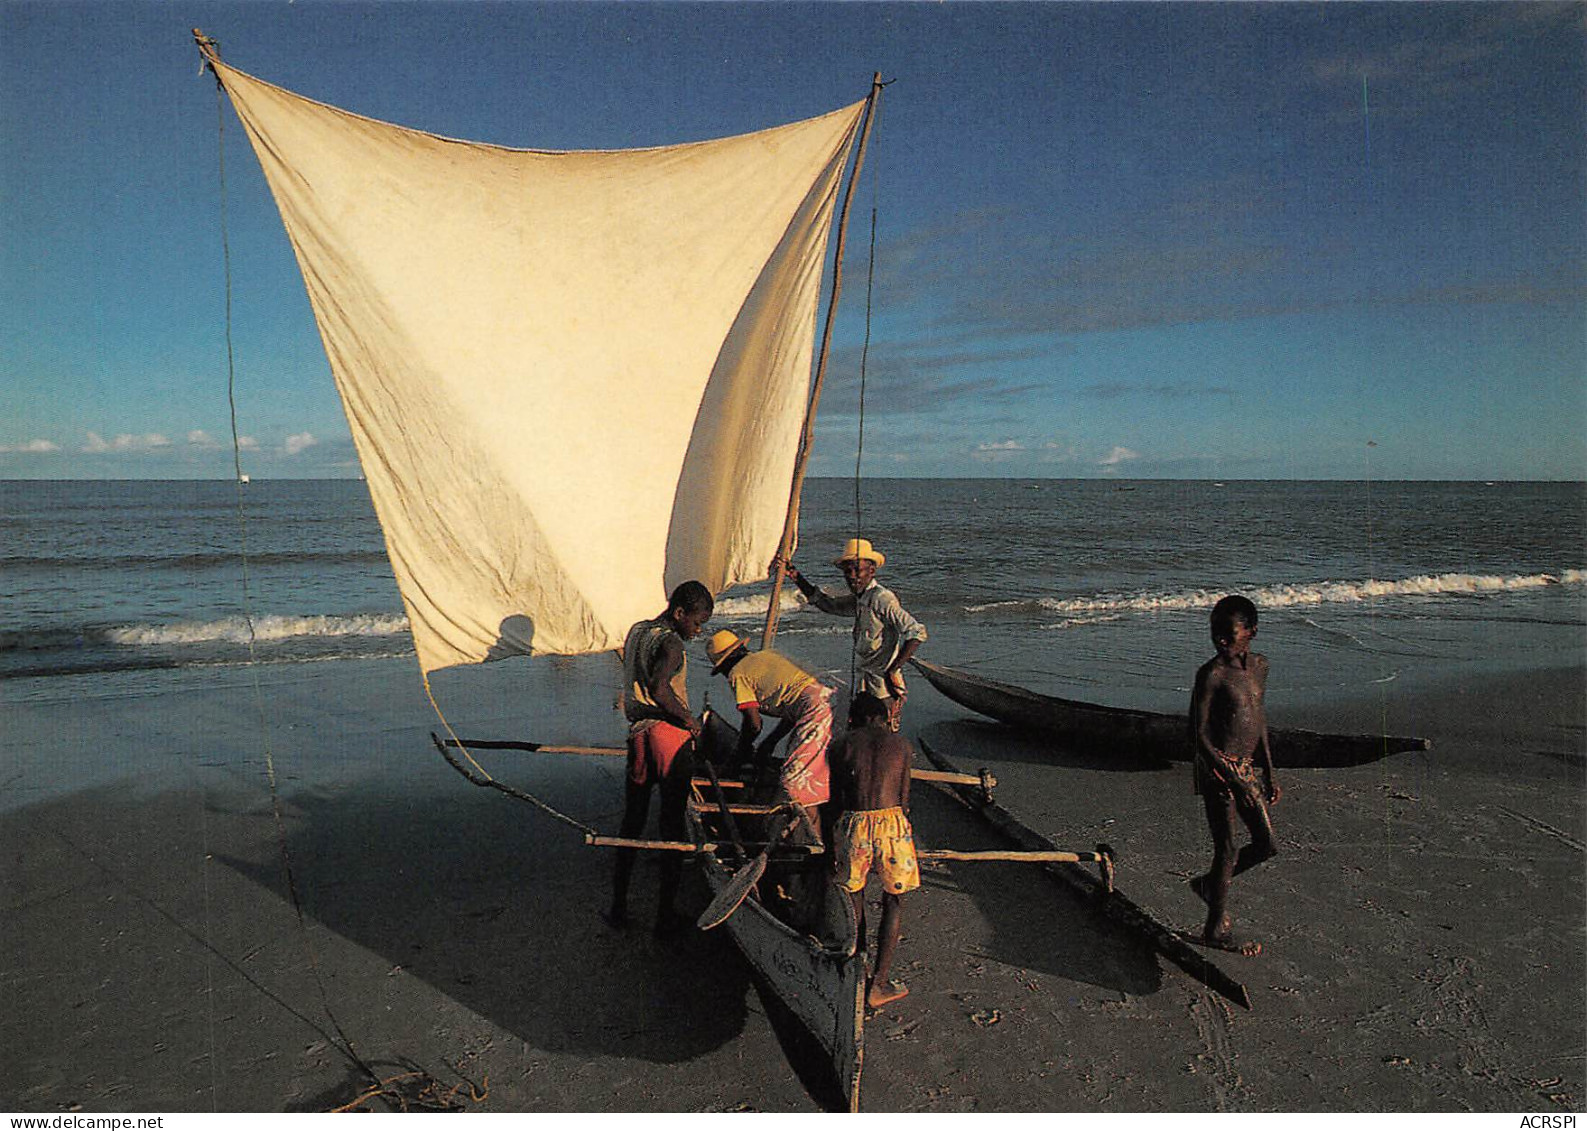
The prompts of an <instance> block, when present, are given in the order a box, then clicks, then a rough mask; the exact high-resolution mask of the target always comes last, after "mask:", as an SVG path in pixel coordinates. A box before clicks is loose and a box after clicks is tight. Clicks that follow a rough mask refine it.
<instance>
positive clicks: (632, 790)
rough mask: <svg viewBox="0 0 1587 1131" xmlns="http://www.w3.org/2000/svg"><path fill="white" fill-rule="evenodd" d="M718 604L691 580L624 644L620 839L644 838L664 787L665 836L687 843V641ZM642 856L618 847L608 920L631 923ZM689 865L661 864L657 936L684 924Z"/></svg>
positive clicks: (692, 735)
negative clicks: (654, 795)
mask: <svg viewBox="0 0 1587 1131" xmlns="http://www.w3.org/2000/svg"><path fill="white" fill-rule="evenodd" d="M715 606H716V602H715V600H714V599H713V598H712V596H711V591H710V590H709V589H707V588H706V587H705V586H704V585H702V584H701V583H700V582H698V581H685V582H684V583H683V584H682V585H680V586H678V587H677V588H676V589H674V590H673V591H672V596H671V597H669V598H668V600H667V607H666V608H665V609H664V610H663V611H662V612H661V614H660V615H658V616H655V617H652V618H650V619H649V620H642V621H640V622H639V623H638V624H636V625H634V626H633V627H632V628H630V629H629V630H628V636H627V638H626V639H625V640H624V641H623V714H624V716H625V717H626V718H627V719H628V773H627V775H626V785H625V787H624V797H623V823H622V827H621V835H623V836H625V837H637V836H638V835H639V834H640V833H642V832H644V830H645V820H646V818H647V817H648V816H649V815H650V790H651V787H652V786H655V785H660V786H661V838H662V839H663V840H684V839H686V837H685V834H684V822H683V808H684V803H685V802H686V801H687V800H688V796H689V782H690V779H691V777H692V776H693V773H694V740H695V739H696V738H698V737H699V735H700V720H699V719H697V718H695V717H694V714H693V713H692V712H691V711H690V710H689V689H688V685H687V684H686V683H685V681H684V677H685V676H686V675H687V674H688V669H687V668H686V667H685V666H684V655H683V643H684V641H686V640H693V639H694V638H695V637H696V636H698V635H700V630H701V629H703V628H704V627H705V622H706V621H708V620H710V619H711V612H712V610H713V609H714V608H715ZM637 855H638V851H637V850H636V849H632V848H619V849H618V850H617V866H616V871H615V872H614V874H613V876H612V907H611V910H610V911H609V912H607V915H606V921H607V922H608V923H610V924H611V925H612V926H614V927H618V928H622V927H626V926H627V925H628V881H629V879H630V878H631V877H632V875H633V872H634V860H635V857H636V856H637ZM682 871H683V861H682V859H681V858H680V856H679V854H678V853H676V852H665V853H663V854H662V861H661V900H660V905H659V906H658V907H657V909H656V931H655V933H656V934H657V935H658V936H665V935H670V934H672V933H673V932H674V931H675V930H676V929H677V928H678V926H679V918H678V914H677V910H676V909H675V907H674V903H675V901H676V899H677V895H678V881H679V880H680V879H681V877H682Z"/></svg>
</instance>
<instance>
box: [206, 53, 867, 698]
mask: <svg viewBox="0 0 1587 1131" xmlns="http://www.w3.org/2000/svg"><path fill="white" fill-rule="evenodd" d="M216 71H217V73H218V75H219V78H220V80H221V82H222V84H223V86H224V87H225V89H226V91H227V93H228V94H229V95H230V97H231V100H232V104H233V105H234V106H235V107H236V110H237V113H238V116H239V117H240V118H241V119H242V122H243V124H244V126H245V127H246V129H247V132H248V136H249V138H250V140H251V141H252V143H253V147H254V152H255V153H256V154H257V155H258V158H259V161H260V163H261V165H262V166H263V167H264V172H265V176H266V178H267V180H268V182H269V184H270V188H271V191H272V193H273V194H274V196H275V200H276V204H277V206H278V207H279V208H280V211H281V217H282V220H283V221H284V223H285V225H286V230H287V233H288V235H289V237H290V238H291V241H292V246H293V248H294V250H295V251H296V253H297V258H298V264H299V266H300V267H301V269H302V272H303V278H304V282H305V284H306V285H307V288H308V294H309V298H310V301H311V302H312V304H313V309H314V315H315V319H316V320H317V322H318V324H319V330H320V336H321V338H322V340H323V342H324V345H325V352H326V354H327V355H328V357H329V359H330V364H331V371H332V373H333V374H334V376H335V379H336V385H337V389H338V390H339V392H340V394H341V397H342V403H343V406H344V407H345V409H346V412H347V419H348V423H349V425H350V426H351V429H352V434H353V440H354V443H355V444H356V446H357V450H358V456H359V460H360V462H361V463H362V466H363V470H364V475H365V478H366V480H367V481H368V486H369V491H370V495H371V497H372V498H373V501H374V506H375V511H376V514H377V516H378V517H379V520H380V524H381V527H382V529H383V530H384V532H385V537H386V545H387V549H388V551H389V554H390V558H391V565H392V569H393V571H394V573H395V574H396V579H397V584H398V587H399V588H400V590H401V592H402V599H403V602H404V604H405V606H406V608H407V613H408V618H409V623H410V625H411V628H412V632H413V640H414V646H415V648H416V650H417V652H418V657H419V664H420V666H421V667H422V668H423V669H424V670H425V671H426V672H429V671H432V670H435V669H437V668H442V667H448V666H451V665H455V664H463V663H471V662H476V661H481V660H486V659H496V658H499V657H501V656H506V655H513V654H525V653H527V654H544V653H559V654H567V653H579V652H592V651H600V650H605V649H610V648H616V647H618V646H619V645H620V644H621V642H622V639H623V635H624V633H625V631H626V630H627V628H628V627H629V625H630V624H632V623H633V622H634V621H636V620H640V619H642V618H644V617H646V616H651V615H654V614H655V613H656V612H658V611H659V610H660V609H661V608H662V607H663V605H664V604H665V597H666V594H667V592H669V591H670V589H671V588H672V587H673V586H674V585H676V584H677V583H678V582H681V581H685V580H688V579H691V578H696V579H698V580H700V581H702V582H704V583H705V585H707V586H708V587H709V588H710V589H711V590H712V591H713V592H720V591H721V590H722V589H723V588H725V587H727V586H729V585H732V584H735V583H737V582H741V581H746V580H751V579H759V578H763V577H764V576H765V572H766V564H767V562H768V561H770V559H771V557H772V556H773V554H774V553H775V552H776V550H777V545H778V540H779V538H780V536H781V532H782V525H783V520H784V514H785V511H786V508H787V502H788V495H789V488H790V483H791V479H792V474H793V465H794V459H795V455H796V448H797V446H798V436H799V430H800V427H801V425H802V423H803V417H804V411H805V404H806V399H807V396H808V390H809V382H810V366H811V353H812V343H813V339H814V333H815V317H816V304H817V301H818V298H819V293H820V289H821V276H822V265H823V261H824V259H825V252H826V245H827V237H828V233H829V231H830V228H831V221H832V213H833V203H834V200H835V199H836V195H837V190H838V187H839V182H840V180H841V177H842V172H843V167H844V164H845V162H846V161H847V158H848V154H849V149H850V146H851V144H852V142H853V140H854V137H855V132H856V128H857V125H858V122H859V119H860V114H861V111H862V109H863V107H864V103H863V102H858V103H855V104H854V105H852V106H848V107H846V108H844V109H842V110H838V111H834V112H832V113H829V114H826V115H823V116H821V117H818V118H813V119H810V120H808V121H802V122H795V123H792V124H790V125H785V126H780V127H777V128H773V129H767V130H763V131H760V132H756V133H750V134H745V135H742V136H737V137H728V138H722V139H719V140H714V141H704V142H698V143H693V144H685V145H671V146H665V147H660V148H652V149H635V150H604V151H600V150H597V151H583V152H563V151H544V150H521V149H508V148H503V147H499V146H492V145H483V144H475V143H470V142H462V141H456V140H451V139H447V138H442V137H438V136H435V135H432V134H427V133H423V132H420V131H417V130H412V129H405V128H402V127H399V126H394V125H390V124H387V123H384V122H378V121H374V120H371V119H368V118H363V117H360V116H357V115H354V114H351V113H348V112H346V111H343V110H339V109H336V108H335V107H331V106H326V105H324V104H321V103H317V102H313V101H310V100H308V99H305V98H302V97H300V96H298V95H295V94H293V93H291V92H290V91H286V90H283V89H281V88H279V87H276V86H272V85H270V84H268V83H265V82H262V81H260V80H258V79H255V78H253V77H251V76H249V75H246V74H244V73H243V72H241V71H238V70H236V69H234V68H232V67H229V66H226V65H224V64H217V65H216Z"/></svg>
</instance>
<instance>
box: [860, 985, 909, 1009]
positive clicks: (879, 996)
mask: <svg viewBox="0 0 1587 1131" xmlns="http://www.w3.org/2000/svg"><path fill="white" fill-rule="evenodd" d="M908 996H909V987H908V986H906V985H904V983H902V982H888V983H887V984H886V985H881V986H878V985H876V984H874V983H873V984H872V985H871V988H870V991H869V992H868V993H867V994H866V995H865V1004H866V1005H868V1006H870V1007H871V1008H872V1009H880V1008H882V1006H884V1005H886V1004H887V1003H888V1002H890V1001H897V1000H898V999H899V998H902V997H908Z"/></svg>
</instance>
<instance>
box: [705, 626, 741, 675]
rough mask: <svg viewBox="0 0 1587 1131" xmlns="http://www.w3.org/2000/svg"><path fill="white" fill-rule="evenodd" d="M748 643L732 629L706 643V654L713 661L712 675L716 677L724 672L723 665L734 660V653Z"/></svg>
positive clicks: (717, 634)
mask: <svg viewBox="0 0 1587 1131" xmlns="http://www.w3.org/2000/svg"><path fill="white" fill-rule="evenodd" d="M746 643H747V642H746V641H745V639H744V638H743V637H742V636H740V635H739V634H738V633H736V632H734V631H733V630H732V629H730V628H724V629H722V631H720V632H718V633H715V634H713V635H712V637H711V639H710V640H708V641H706V643H705V654H706V655H707V656H708V657H710V660H711V674H712V675H715V674H716V673H717V672H719V671H721V670H722V665H723V664H724V663H725V662H727V661H728V660H730V659H732V658H733V653H735V652H737V651H739V650H740V649H742V648H743V647H744V646H745V644H746Z"/></svg>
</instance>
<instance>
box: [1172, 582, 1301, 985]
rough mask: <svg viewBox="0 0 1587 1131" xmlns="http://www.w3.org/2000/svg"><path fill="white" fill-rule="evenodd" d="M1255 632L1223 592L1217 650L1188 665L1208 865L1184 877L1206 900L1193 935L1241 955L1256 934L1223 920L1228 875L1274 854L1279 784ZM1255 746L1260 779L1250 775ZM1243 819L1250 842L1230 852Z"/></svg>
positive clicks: (1217, 611) (1217, 612)
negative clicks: (1193, 668)
mask: <svg viewBox="0 0 1587 1131" xmlns="http://www.w3.org/2000/svg"><path fill="white" fill-rule="evenodd" d="M1254 636H1256V606H1255V605H1254V604H1252V603H1251V602H1250V601H1249V600H1248V599H1247V598H1245V597H1237V596H1235V597H1225V598H1224V599H1223V600H1221V601H1219V602H1218V603H1217V605H1216V606H1215V607H1214V608H1213V610H1212V643H1213V646H1214V647H1215V648H1216V649H1217V650H1218V654H1217V655H1216V656H1214V657H1213V658H1212V659H1210V660H1208V661H1207V662H1206V663H1205V664H1202V665H1201V670H1200V671H1198V672H1197V673H1196V689H1195V691H1194V692H1193V693H1192V695H1191V699H1190V731H1191V738H1192V740H1193V741H1194V743H1195V781H1196V792H1197V793H1199V794H1201V799H1202V803H1203V804H1204V805H1205V807H1206V811H1207V827H1208V828H1209V829H1210V830H1211V831H1212V867H1211V868H1209V869H1208V871H1207V874H1206V875H1205V876H1197V877H1196V878H1195V879H1193V880H1191V881H1190V886H1191V889H1192V890H1193V891H1194V892H1195V893H1196V894H1197V895H1198V896H1200V897H1201V898H1202V899H1204V900H1205V901H1206V903H1207V924H1206V926H1205V927H1204V928H1202V932H1201V936H1200V938H1199V940H1198V941H1200V942H1202V943H1204V944H1206V945H1207V946H1212V947H1217V948H1218V949H1220V950H1229V951H1233V952H1234V953H1236V954H1243V955H1247V956H1251V955H1256V954H1259V953H1261V950H1262V945H1261V944H1260V943H1256V942H1239V941H1236V939H1235V938H1234V935H1233V934H1232V933H1231V930H1230V927H1231V924H1230V921H1229V910H1228V904H1229V883H1230V881H1231V880H1232V879H1233V878H1234V877H1235V876H1237V875H1239V874H1240V873H1241V872H1243V871H1245V870H1246V869H1247V868H1254V867H1255V866H1256V865H1258V864H1260V863H1262V862H1263V861H1264V860H1271V859H1272V858H1273V857H1274V856H1277V855H1278V842H1277V841H1276V840H1275V839H1274V837H1273V822H1272V818H1271V817H1270V816H1269V815H1268V806H1269V805H1273V804H1275V803H1277V801H1278V799H1279V796H1280V794H1281V791H1280V790H1279V788H1278V783H1276V782H1275V781H1274V780H1273V754H1272V751H1271V750H1270V749H1269V748H1268V742H1267V712H1266V710H1265V708H1264V707H1263V704H1262V697H1263V695H1264V693H1265V692H1266V690H1267V657H1266V656H1264V655H1261V654H1260V653H1258V652H1253V651H1251V640H1252V638H1253V637H1254ZM1258 752H1260V753H1261V761H1262V777H1263V779H1264V780H1263V781H1258V780H1257V773H1256V755H1257V753H1258ZM1237 820H1238V821H1241V822H1244V824H1245V827H1246V828H1247V829H1248V830H1249V831H1250V833H1251V842H1250V843H1249V844H1247V845H1246V846H1245V847H1244V848H1242V849H1240V851H1239V855H1238V856H1236V854H1235V850H1234V837H1235V827H1236V821H1237Z"/></svg>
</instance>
